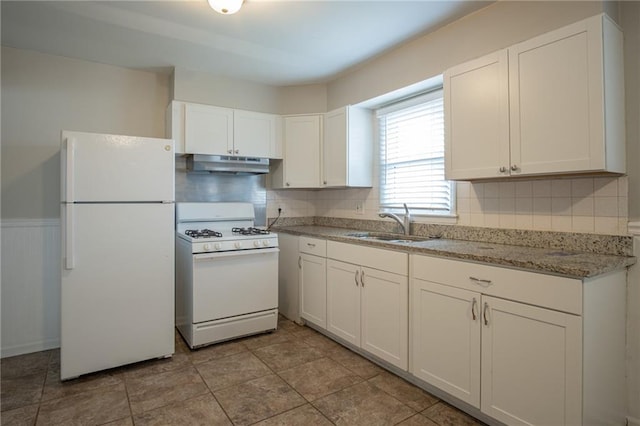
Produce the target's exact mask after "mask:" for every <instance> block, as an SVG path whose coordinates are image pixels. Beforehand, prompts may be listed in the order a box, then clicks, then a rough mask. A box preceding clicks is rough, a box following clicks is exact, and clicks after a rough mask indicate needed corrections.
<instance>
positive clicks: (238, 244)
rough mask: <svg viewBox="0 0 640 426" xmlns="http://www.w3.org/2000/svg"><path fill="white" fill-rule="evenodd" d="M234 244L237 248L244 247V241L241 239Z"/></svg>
mask: <svg viewBox="0 0 640 426" xmlns="http://www.w3.org/2000/svg"><path fill="white" fill-rule="evenodd" d="M234 246H235V247H236V248H237V249H241V248H242V243H241V242H240V241H236V243H235V244H234Z"/></svg>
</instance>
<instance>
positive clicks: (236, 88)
mask: <svg viewBox="0 0 640 426" xmlns="http://www.w3.org/2000/svg"><path fill="white" fill-rule="evenodd" d="M173 77H174V78H173V81H172V83H173V98H172V99H177V100H180V101H189V102H196V103H201V104H208V105H217V106H221V107H227V108H237V109H246V110H250V111H258V112H267V113H274V114H277V113H279V108H280V93H279V90H278V88H277V87H275V86H268V85H265V84H259V83H253V82H249V81H246V80H237V79H233V78H229V77H223V76H217V75H212V74H207V73H203V72H198V71H191V70H186V69H184V68H176V69H175V70H174V75H173Z"/></svg>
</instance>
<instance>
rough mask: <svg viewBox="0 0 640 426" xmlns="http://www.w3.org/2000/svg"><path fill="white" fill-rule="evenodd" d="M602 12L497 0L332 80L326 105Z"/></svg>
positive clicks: (361, 97)
mask: <svg viewBox="0 0 640 426" xmlns="http://www.w3.org/2000/svg"><path fill="white" fill-rule="evenodd" d="M602 11H603V4H602V3H601V2H596V1H575V2H574V1H568V2H564V1H499V2H496V3H494V4H492V5H490V6H488V7H486V8H484V9H481V10H479V11H477V12H475V13H472V14H470V15H468V16H466V17H464V18H462V19H459V20H457V21H455V22H453V23H451V24H449V25H447V26H445V27H443V28H441V29H439V30H437V31H434V32H432V33H429V34H427V35H425V36H422V37H420V38H418V39H416V40H413V41H412V42H409V43H406V44H403V45H402V46H400V47H399V48H397V49H393V50H392V51H390V52H388V53H386V54H384V55H381V56H380V57H378V58H375V59H373V60H372V61H370V62H369V63H367V64H365V65H363V66H361V67H358V68H357V69H356V70H354V71H353V72H351V73H348V74H346V75H344V76H342V77H340V78H338V79H336V80H334V81H331V82H330V83H329V84H328V88H327V98H328V109H329V110H331V109H334V108H337V107H340V106H343V105H348V104H355V103H358V102H363V101H365V100H368V99H371V98H374V97H376V96H379V95H383V94H385V93H388V92H391V91H393V90H396V89H400V88H402V87H405V86H408V85H411V84H414V83H416V82H419V81H421V80H425V79H427V78H430V77H433V76H436V75H438V74H441V73H442V72H443V71H444V70H445V69H446V68H448V67H450V66H452V65H456V64H459V63H461V62H464V61H467V60H469V59H472V58H476V57H479V56H482V55H484V54H486V53H490V52H493V51H495V50H498V49H502V48H504V47H507V46H509V45H512V44H515V43H518V42H520V41H523V40H526V39H528V38H531V37H533V36H535V35H538V34H541V33H543V32H546V31H549V30H552V29H555V28H559V27H562V26H563V25H566V24H569V23H572V22H575V21H579V20H580V19H584V18H587V17H589V16H593V15H596V14H598V13H601V12H602Z"/></svg>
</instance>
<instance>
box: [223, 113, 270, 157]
mask: <svg viewBox="0 0 640 426" xmlns="http://www.w3.org/2000/svg"><path fill="white" fill-rule="evenodd" d="M281 120H282V119H281V118H280V116H278V115H275V114H265V113H262V112H253V111H243V110H239V109H236V110H234V111H233V146H234V155H240V156H251V157H261V158H282V148H281V144H280V143H279V140H280V138H281V128H282V124H281Z"/></svg>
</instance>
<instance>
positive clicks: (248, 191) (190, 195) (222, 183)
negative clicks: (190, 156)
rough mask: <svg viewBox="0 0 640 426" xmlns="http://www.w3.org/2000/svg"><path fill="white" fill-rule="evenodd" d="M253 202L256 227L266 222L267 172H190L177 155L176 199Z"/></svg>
mask: <svg viewBox="0 0 640 426" xmlns="http://www.w3.org/2000/svg"><path fill="white" fill-rule="evenodd" d="M197 201H217V202H249V203H253V206H254V209H255V214H256V219H255V225H256V226H265V225H266V222H267V189H266V175H258V174H256V175H253V174H230V173H210V172H187V166H186V160H185V158H184V157H176V202H178V203H179V202H197Z"/></svg>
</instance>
